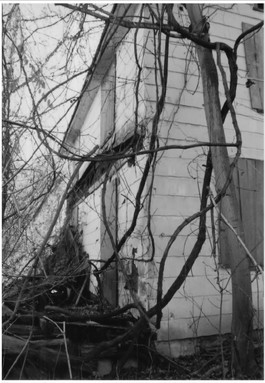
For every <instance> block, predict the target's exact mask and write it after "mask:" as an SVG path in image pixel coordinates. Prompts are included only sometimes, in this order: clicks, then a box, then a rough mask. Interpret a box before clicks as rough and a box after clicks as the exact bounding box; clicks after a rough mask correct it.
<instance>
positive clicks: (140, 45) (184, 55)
mask: <svg viewBox="0 0 265 383" xmlns="http://www.w3.org/2000/svg"><path fill="white" fill-rule="evenodd" d="M205 6H206V8H207V9H206V15H209V17H210V19H209V21H210V25H211V27H210V34H211V40H212V41H223V42H226V43H227V44H229V45H230V46H231V45H233V43H234V41H235V39H236V38H237V37H238V35H239V34H240V33H241V32H242V22H246V23H249V24H255V23H257V22H258V21H259V20H260V19H261V18H262V16H263V15H262V14H261V13H259V12H255V11H253V10H252V5H249V4H235V5H233V6H232V5H231V4H224V5H223V7H224V10H223V11H222V10H218V11H217V12H214V10H215V7H218V5H214V6H213V7H210V6H209V5H207V4H206V5H205ZM182 9H183V8H182ZM179 17H183V15H182V16H181V15H180V16H179ZM134 33H135V31H134V30H131V31H130V32H128V34H127V35H126V38H125V40H124V41H123V43H122V44H120V45H119V46H118V48H117V52H116V71H115V82H116V86H115V95H114V100H115V107H114V113H113V112H111V114H108V113H106V116H110V115H111V116H112V115H113V114H115V116H114V117H113V118H114V119H115V131H116V132H120V131H122V129H127V128H128V126H129V127H131V129H132V130H134V128H135V122H136V118H137V119H138V122H141V123H142V124H143V126H144V127H145V129H146V130H147V134H146V137H147V139H146V142H145V143H144V145H145V146H146V147H147V143H148V133H150V130H151V124H152V119H153V117H154V113H155V107H156V101H157V100H156V96H157V95H156V86H155V71H154V54H153V53H152V52H153V49H154V48H153V38H154V36H153V33H152V32H150V31H147V30H146V31H141V30H139V31H138V36H137V41H136V45H135V42H134ZM162 45H163V44H162ZM135 46H136V47H137V52H138V59H139V62H140V63H141V67H142V70H141V71H139V67H137V65H136V62H135V57H134V48H135ZM194 54H195V51H194V48H192V46H191V44H190V43H189V42H187V41H184V42H183V41H182V40H180V39H175V40H172V41H171V43H170V49H169V73H168V87H167V96H166V106H165V110H164V111H163V114H162V116H161V121H160V124H159V144H160V146H162V145H166V144H169V145H174V144H175V145H183V144H191V143H196V142H198V141H204V142H207V141H208V133H207V127H206V120H205V115H204V108H203V94H202V87H201V83H200V77H199V71H198V67H197V63H196V61H194ZM160 58H161V60H163V54H162V55H161V56H160ZM222 62H223V64H224V67H225V69H226V70H227V68H228V66H227V62H226V59H225V57H224V55H222ZM238 67H239V72H238V75H239V76H238V83H239V84H238V90H237V98H236V100H235V102H234V106H235V109H236V112H237V119H238V123H239V127H240V130H241V132H242V138H243V148H242V156H243V157H245V158H252V159H257V160H263V115H261V114H259V113H257V111H256V110H253V109H252V108H251V101H250V93H249V89H248V88H247V87H246V85H245V84H246V81H247V67H246V60H245V52H244V47H243V45H242V44H241V45H240V46H239V49H238ZM111 73H112V83H111V85H110V87H108V86H107V84H106V83H105V85H104V86H105V89H106V90H107V91H110V89H111V88H112V86H113V76H114V70H113V69H112V72H111ZM138 76H140V77H139V78H140V80H141V81H140V87H139V89H140V94H139V97H138V101H139V108H138V114H137V117H136V115H135V106H136V101H137V100H136V89H137V88H136V79H137V78H138ZM228 78H229V76H228ZM220 80H221V76H220ZM158 85H159V84H158ZM159 89H161V87H159ZM220 92H221V100H222V102H223V101H224V99H225V97H224V92H223V87H222V82H221V81H220ZM101 103H102V100H101V93H100V91H99V92H98V94H97V96H96V98H95V100H94V102H93V104H92V107H91V108H90V110H89V111H88V114H87V117H86V119H85V122H84V124H83V127H82V130H81V135H80V144H81V149H82V151H84V150H85V151H88V150H90V149H91V148H92V146H93V145H94V144H96V143H99V142H100V137H99V136H100V134H99V132H100V131H101V135H102V136H104V126H103V125H102V118H103V117H102V116H101V110H102V109H101V108H102V105H101ZM108 118H109V117H108ZM100 119H101V122H100ZM108 126H109V125H108ZM225 131H226V137H227V142H235V133H234V130H233V126H232V122H231V119H230V117H229V116H228V118H227V120H226V122H225ZM91 145H92V146H91ZM234 152H235V151H234V149H231V148H230V149H229V154H230V155H231V156H232V155H233V154H234ZM205 153H206V150H205V148H193V149H188V150H183V149H174V150H168V151H165V152H164V153H163V154H162V152H161V153H159V154H158V157H157V159H158V161H157V165H156V168H155V179H154V185H153V193H152V199H151V203H150V204H151V210H150V216H151V229H152V233H153V237H154V240H155V246H156V252H155V258H154V260H153V261H152V262H148V263H144V262H139V261H137V259H138V260H140V261H141V260H142V259H148V258H149V257H150V256H151V242H150V235H149V233H148V231H147V225H146V224H147V214H148V211H147V206H148V199H146V201H145V204H144V205H143V208H142V210H141V213H140V219H139V222H138V224H137V226H136V228H135V230H134V232H133V234H132V235H131V237H130V239H129V240H128V242H127V243H126V245H125V246H124V248H123V249H122V250H121V252H120V256H121V258H125V257H129V258H130V260H128V261H126V262H125V263H124V265H125V268H126V270H127V272H128V273H129V274H130V272H131V271H132V258H133V257H132V255H133V254H135V258H136V261H135V265H136V267H137V269H138V275H139V277H138V295H139V298H140V300H141V302H142V303H143V304H144V305H145V306H146V308H150V307H152V305H153V304H154V303H155V298H156V290H157V274H158V268H159V263H160V261H161V256H162V254H163V251H164V249H165V247H166V244H167V242H168V240H169V238H170V236H171V235H172V233H173V231H174V230H175V228H176V227H177V226H178V225H179V224H181V223H182V222H183V220H184V219H185V218H186V217H187V216H189V215H191V214H193V213H194V212H196V211H198V210H199V205H200V200H199V195H200V193H201V186H202V180H203V174H204V170H205V167H204V165H205V162H206V156H205ZM145 160H146V157H145V156H141V157H138V158H136V162H135V164H132V163H131V162H130V161H129V162H126V161H125V164H124V166H123V167H122V168H121V169H118V168H117V170H116V174H115V177H117V180H118V183H117V192H118V199H117V201H118V213H117V215H118V216H117V225H118V233H117V236H118V239H120V238H121V237H122V236H123V235H124V233H125V232H126V230H127V229H128V227H129V226H130V224H131V221H132V217H133V213H134V208H135V206H134V201H135V196H136V193H137V190H138V187H139V180H140V178H141V176H142V170H143V168H144V164H145ZM114 173H115V172H114ZM150 184H151V176H150V177H149V179H148V182H147V186H146V188H145V192H144V193H143V195H145V194H146V193H147V192H148V190H149V187H150ZM212 188H213V190H214V185H212ZM100 198H101V188H99V189H97V190H96V191H95V192H94V193H93V195H91V196H89V197H87V198H86V199H85V200H84V201H83V202H82V203H81V204H80V205H79V207H78V208H79V216H80V225H81V227H82V230H83V238H84V248H85V250H86V251H87V252H88V253H89V257H90V258H91V259H99V257H100V252H101V250H102V247H101V239H102V237H101V234H100V233H102V230H101V229H102V221H101V213H102V210H101V207H100ZM142 202H143V201H142ZM215 220H216V221H217V217H216V216H215ZM207 225H208V227H209V230H208V234H207V235H208V238H207V241H206V243H205V244H204V246H203V249H202V252H201V254H200V257H199V259H198V260H197V261H196V263H195V265H194V267H193V268H192V271H191V273H190V274H189V276H188V278H187V280H186V282H185V283H184V285H183V286H182V287H181V288H180V290H179V291H178V292H177V294H176V295H175V297H174V298H173V299H172V301H171V302H170V303H169V305H168V306H167V307H166V308H165V310H164V311H163V319H162V323H161V329H160V331H159V332H158V346H159V347H160V348H161V350H163V351H164V352H166V353H170V354H171V355H173V356H176V355H178V354H179V353H185V352H189V351H190V350H191V348H192V347H193V346H194V344H193V343H189V341H187V343H185V345H184V346H183V344H181V343H180V340H183V339H188V338H192V337H194V336H205V335H211V334H216V333H218V332H219V331H221V332H223V333H225V332H229V331H230V326H231V307H232V296H231V286H230V278H229V273H228V272H227V270H226V269H225V268H220V267H219V261H218V254H216V255H215V256H214V255H213V247H212V238H211V222H210V216H208V217H207ZM197 232H198V221H194V222H193V223H192V224H191V225H189V226H187V227H186V228H185V229H184V230H183V231H182V232H181V233H180V235H179V237H178V238H177V240H176V241H175V243H174V244H173V246H172V247H171V249H170V252H169V257H168V260H167V263H166V268H165V274H164V282H163V292H164V293H165V292H166V291H167V289H168V288H169V286H170V285H171V283H172V282H173V281H174V278H175V277H176V276H177V275H178V273H179V271H180V270H181V268H182V266H183V265H184V263H185V259H186V258H187V256H188V255H189V253H190V251H191V249H192V247H193V245H194V242H195V240H196V234H197ZM216 234H217V235H218V232H217V224H216ZM109 246H110V245H109ZM216 250H218V249H216ZM110 251H111V249H110ZM218 280H219V281H220V286H218V283H217V282H218ZM125 284H126V281H125V280H124V278H123V276H122V273H121V270H120V267H119V286H118V289H119V303H120V304H121V305H123V304H125V303H127V302H129V301H131V297H130V294H129V292H128V290H125V289H124V286H125ZM220 287H222V288H223V287H225V289H224V291H223V293H222V295H221V294H220ZM252 288H253V304H254V309H255V310H257V311H256V312H255V325H256V326H257V327H258V326H260V325H261V321H262V310H263V299H262V290H263V283H262V281H261V280H260V279H259V278H258V277H257V278H255V279H254V281H253V285H252ZM220 317H221V321H220ZM168 339H170V340H171V341H172V342H171V343H170V344H169V343H168Z"/></svg>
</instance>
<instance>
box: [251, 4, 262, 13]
mask: <svg viewBox="0 0 265 383" xmlns="http://www.w3.org/2000/svg"><path fill="white" fill-rule="evenodd" d="M253 9H254V11H259V12H264V4H263V3H260V4H254V5H253Z"/></svg>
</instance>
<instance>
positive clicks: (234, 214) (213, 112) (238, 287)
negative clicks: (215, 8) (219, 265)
mask: <svg viewBox="0 0 265 383" xmlns="http://www.w3.org/2000/svg"><path fill="white" fill-rule="evenodd" d="M187 10H188V14H189V17H190V20H191V25H192V27H193V32H195V33H196V32H201V31H202V28H203V23H205V20H204V19H203V16H202V13H201V7H200V5H199V4H187ZM203 32H204V35H203V38H205V39H206V41H208V34H207V30H205V29H204V31H203ZM196 50H197V55H198V59H199V63H200V70H201V78H202V85H203V95H204V108H205V115H206V121H207V126H208V133H209V139H210V141H211V142H213V143H222V144H223V143H225V134H224V128H223V122H222V116H221V105H220V99H219V90H218V76H217V69H216V65H215V62H214V59H213V55H212V51H211V50H209V49H207V48H204V47H201V46H199V45H196ZM211 150H212V163H213V169H214V174H215V182H216V191H217V192H220V191H221V190H222V188H223V186H224V185H225V183H226V181H227V178H228V176H229V167H230V162H229V157H228V152H227V148H226V147H224V146H222V147H213V148H212V149H211ZM222 211H223V214H224V215H225V216H226V218H227V219H228V220H229V222H230V223H231V224H232V226H233V227H234V229H235V230H236V231H237V233H238V234H239V235H242V232H243V226H242V222H241V219H240V216H239V206H238V201H237V198H236V193H235V187H234V184H233V182H231V183H230V185H229V187H228V189H227V192H226V195H225V197H224V198H223V199H222ZM227 231H228V236H227V240H228V245H229V248H230V249H231V252H230V253H231V254H232V257H231V259H230V265H231V274H232V299H233V307H232V330H231V332H232V336H233V361H232V362H233V367H234V369H235V372H236V374H237V375H238V374H240V373H248V372H250V370H251V369H252V366H253V365H254V357H253V345H252V312H253V311H252V293H251V280H250V269H249V261H248V258H247V255H246V253H245V251H244V250H243V248H242V247H241V246H240V244H239V243H238V241H237V240H236V238H235V235H234V233H233V232H232V231H231V230H227ZM238 376H239V375H238Z"/></svg>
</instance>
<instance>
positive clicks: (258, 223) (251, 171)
mask: <svg viewBox="0 0 265 383" xmlns="http://www.w3.org/2000/svg"><path fill="white" fill-rule="evenodd" d="M263 168H264V165H263V161H260V160H253V159H247V158H240V159H239V161H238V165H237V168H236V169H235V170H234V173H233V181H234V183H235V187H236V191H237V198H238V201H239V207H240V215H241V219H242V222H243V228H244V238H242V240H243V241H244V243H245V244H246V246H247V248H248V249H249V250H250V252H251V254H252V255H253V257H254V258H255V260H256V261H257V263H258V264H259V265H261V266H263V226H264V222H263V193H264V192H263ZM220 210H221V211H222V205H221V206H220ZM227 230H230V229H229V228H228V227H227V226H226V224H225V223H224V222H223V221H222V220H221V219H220V238H219V241H220V243H219V245H220V263H221V264H222V265H224V266H226V267H229V259H230V256H232V255H231V254H230V252H229V247H228V245H227V240H226V233H227ZM235 241H236V238H235Z"/></svg>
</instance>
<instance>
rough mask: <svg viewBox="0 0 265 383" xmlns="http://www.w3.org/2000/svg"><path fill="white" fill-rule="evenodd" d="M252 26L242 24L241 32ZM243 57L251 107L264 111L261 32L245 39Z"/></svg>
mask: <svg viewBox="0 0 265 383" xmlns="http://www.w3.org/2000/svg"><path fill="white" fill-rule="evenodd" d="M252 26H253V25H250V24H246V23H242V28H243V32H245V31H246V30H248V29H249V28H251V27H252ZM244 45H245V55H246V64H247V79H248V80H247V82H246V86H247V87H248V88H249V92H250V99H251V107H252V109H256V110H257V111H258V112H263V109H264V99H263V96H264V94H263V92H264V72H263V65H264V64H263V52H264V36H263V30H262V29H261V30H259V31H257V32H254V33H252V34H250V35H248V36H246V37H245V40H244Z"/></svg>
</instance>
